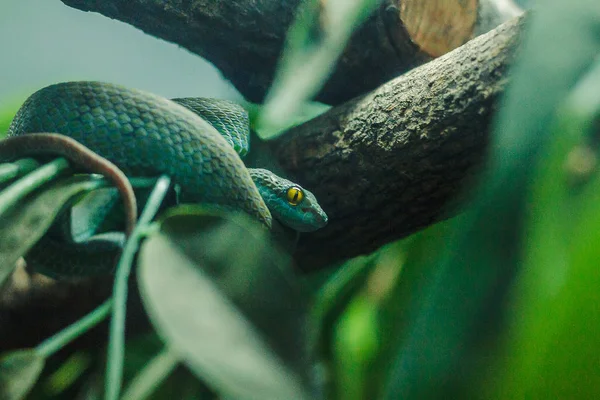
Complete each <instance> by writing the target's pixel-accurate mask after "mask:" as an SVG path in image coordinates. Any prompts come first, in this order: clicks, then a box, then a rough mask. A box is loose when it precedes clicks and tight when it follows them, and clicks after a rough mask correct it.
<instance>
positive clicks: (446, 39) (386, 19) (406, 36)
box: [62, 0, 519, 104]
mask: <svg viewBox="0 0 600 400" xmlns="http://www.w3.org/2000/svg"><path fill="white" fill-rule="evenodd" d="M62 1H63V3H65V4H67V5H69V6H72V7H75V8H78V9H81V10H84V11H95V12H99V13H102V14H104V15H106V16H108V17H110V18H115V19H119V20H121V21H124V22H127V23H128V24H131V25H133V26H136V27H138V28H140V29H142V30H143V31H145V32H147V33H149V34H151V35H154V36H156V37H159V38H162V39H165V40H168V41H171V42H174V43H177V44H179V45H180V46H183V47H185V48H186V49H188V50H190V51H192V52H193V53H196V54H199V55H201V56H202V57H204V58H206V59H207V60H209V61H211V62H212V63H213V64H214V65H215V66H216V67H217V68H218V69H219V70H220V71H221V72H222V73H223V75H224V76H225V77H226V78H227V79H229V80H230V81H231V82H232V83H233V85H234V86H235V87H236V88H237V89H238V90H239V91H240V93H242V95H244V96H245V97H246V98H247V99H248V100H251V101H255V102H259V101H261V100H262V99H263V98H264V95H265V94H266V92H267V90H268V89H269V87H270V86H271V82H272V79H273V75H274V71H275V68H276V66H277V62H278V59H279V56H280V53H281V49H282V48H283V44H284V40H285V36H286V33H287V30H288V28H289V26H290V24H291V22H292V21H293V17H294V13H295V10H296V8H297V6H298V4H300V0H285V1H283V0H227V1H223V0H178V1H167V2H165V1H164V0H62ZM507 1H509V0H469V1H466V0H450V1H449V0H435V1H428V2H423V1H421V0H382V3H381V7H380V8H379V9H378V10H377V11H376V12H375V13H374V14H373V15H372V16H371V17H370V18H369V19H368V20H367V21H366V22H365V23H364V24H363V25H362V26H361V27H360V28H359V29H358V30H357V31H356V32H355V34H354V36H353V38H352V40H351V41H350V43H349V45H348V46H347V48H346V51H345V53H344V55H343V56H342V57H341V59H340V61H339V63H338V65H337V68H336V70H335V72H334V73H333V75H332V76H331V78H330V79H329V81H328V82H327V83H326V85H325V86H324V87H323V89H322V90H321V92H320V93H319V95H318V96H317V100H319V101H322V102H325V103H328V104H339V103H342V102H344V101H346V100H349V99H351V98H353V97H355V96H357V95H360V94H363V93H366V92H368V91H370V90H372V89H374V88H376V87H377V86H379V85H381V84H382V83H384V82H386V81H388V80H390V79H392V78H394V77H396V76H398V75H400V74H401V73H403V72H405V71H407V70H409V69H411V68H413V67H415V66H417V65H420V64H422V63H424V62H427V61H429V60H431V59H432V58H433V57H435V56H438V55H440V54H443V53H446V52H447V51H450V50H452V49H454V48H456V47H458V46H460V45H461V44H463V43H465V42H466V41H468V40H469V39H470V38H472V37H473V36H475V35H477V34H479V33H482V32H485V31H488V30H490V29H492V28H493V27H494V26H496V25H497V24H498V23H500V22H502V21H504V20H506V19H507V18H509V17H511V16H513V15H514V14H515V13H518V12H519V10H518V8H514V9H508V11H507V8H502V7H499V6H498V5H497V3H504V2H507ZM323 4H326V2H325V3H323ZM423 4H426V5H425V6H423ZM323 20H324V21H326V20H327V19H326V18H324V19H323Z"/></svg>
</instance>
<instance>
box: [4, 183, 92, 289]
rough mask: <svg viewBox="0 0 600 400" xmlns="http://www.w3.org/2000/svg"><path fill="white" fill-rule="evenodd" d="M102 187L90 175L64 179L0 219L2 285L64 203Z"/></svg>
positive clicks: (49, 224)
mask: <svg viewBox="0 0 600 400" xmlns="http://www.w3.org/2000/svg"><path fill="white" fill-rule="evenodd" d="M103 184H104V181H103V180H101V179H98V178H93V177H90V176H89V175H80V176H76V177H69V178H64V179H61V180H60V181H57V182H54V183H52V184H50V185H49V186H48V187H47V188H45V189H44V190H43V191H38V192H36V193H33V194H31V195H29V196H27V197H26V198H24V199H21V200H20V202H19V206H18V207H12V208H10V209H9V210H8V211H7V212H6V213H4V214H3V215H2V216H1V217H0V283H1V282H3V281H4V280H5V279H6V278H7V277H8V276H10V273H11V272H12V270H13V268H14V266H15V263H16V261H17V260H18V258H19V257H21V256H24V255H25V254H26V253H27V251H28V250H29V249H30V248H31V246H33V245H34V244H35V243H36V242H37V241H38V240H39V239H40V238H41V237H42V236H43V235H44V234H45V233H46V231H47V230H48V228H49V227H50V226H51V225H52V222H53V221H54V219H55V218H56V216H57V215H58V214H59V213H60V211H61V210H62V209H63V207H64V206H65V204H68V203H70V202H71V201H72V200H73V198H75V197H77V196H79V195H81V194H82V193H85V192H88V191H90V190H93V189H96V188H98V187H100V186H102V185H103Z"/></svg>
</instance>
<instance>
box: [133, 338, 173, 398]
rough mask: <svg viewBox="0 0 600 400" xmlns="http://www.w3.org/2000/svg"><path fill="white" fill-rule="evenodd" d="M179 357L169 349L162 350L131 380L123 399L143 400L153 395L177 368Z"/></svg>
mask: <svg viewBox="0 0 600 400" xmlns="http://www.w3.org/2000/svg"><path fill="white" fill-rule="evenodd" d="M178 362H179V357H178V356H177V354H175V353H174V352H172V351H170V350H169V349H164V350H162V351H161V352H160V353H159V354H158V355H156V357H154V358H153V359H152V360H150V361H149V362H148V363H147V364H146V365H145V366H144V368H143V369H141V370H140V372H139V373H138V375H137V376H136V377H135V378H134V379H133V380H132V382H131V383H130V385H129V386H128V387H127V390H125V392H124V393H123V399H127V400H143V399H146V398H148V396H149V395H150V394H151V393H153V392H154V391H155V390H156V388H157V387H158V386H159V385H160V384H161V383H162V381H163V380H164V379H165V378H167V377H168V376H169V374H170V373H171V372H172V371H173V369H174V368H175V367H176V366H177V363H178Z"/></svg>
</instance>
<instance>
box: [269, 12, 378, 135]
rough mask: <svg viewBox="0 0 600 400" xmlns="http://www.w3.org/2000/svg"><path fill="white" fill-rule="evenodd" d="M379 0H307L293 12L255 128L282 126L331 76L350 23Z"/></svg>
mask: <svg viewBox="0 0 600 400" xmlns="http://www.w3.org/2000/svg"><path fill="white" fill-rule="evenodd" d="M379 3H380V0H354V1H348V0H332V1H325V2H324V1H321V0H305V1H304V2H303V3H302V4H301V5H300V6H299V9H298V12H297V13H296V15H297V16H296V20H295V21H294V23H293V25H292V26H291V28H290V30H289V33H288V36H287V42H286V46H285V49H284V52H283V55H282V58H281V61H280V65H279V66H278V69H277V73H276V75H275V79H274V83H273V86H272V87H271V90H270V92H269V93H268V94H267V98H266V101H265V107H264V108H263V111H262V113H261V115H260V117H259V123H258V125H259V131H268V132H281V130H282V129H283V128H284V127H286V126H287V125H288V124H289V118H290V116H294V115H296V114H297V113H298V110H299V109H300V107H301V106H302V105H303V104H304V103H305V102H306V101H307V100H309V99H311V98H312V97H313V96H314V95H315V94H317V93H318V91H319V89H320V88H321V86H322V85H323V83H324V82H325V81H326V79H327V78H328V77H329V75H330V74H331V72H332V71H333V68H334V67H335V63H336V61H337V59H338V58H339V56H340V55H341V54H342V52H343V50H344V48H345V45H346V42H347V41H348V39H349V38H350V35H352V32H353V31H354V29H355V28H356V27H357V26H358V25H360V24H361V23H362V22H363V21H364V20H365V19H366V18H367V17H368V16H369V15H370V14H371V13H372V12H373V10H375V8H376V7H377V5H378V4H379Z"/></svg>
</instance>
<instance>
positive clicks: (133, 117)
mask: <svg viewBox="0 0 600 400" xmlns="http://www.w3.org/2000/svg"><path fill="white" fill-rule="evenodd" d="M249 134H250V129H249V118H248V114H247V112H246V111H245V110H244V109H243V108H242V107H241V106H240V105H239V104H236V103H233V102H230V101H227V100H219V99H207V98H179V99H167V98H164V97H161V96H158V95H155V94H153V93H149V92H146V91H142V90H138V89H133V88H127V87H124V86H120V85H116V84H112V83H106V82H95V81H78V82H64V83H58V84H54V85H50V86H47V87H45V88H43V89H40V90H38V91H37V92H35V93H33V94H32V95H31V96H30V97H29V98H27V100H26V101H25V102H24V103H23V105H22V106H21V108H20V109H19V110H18V111H17V113H16V114H15V117H14V118H13V121H12V123H11V125H10V127H9V130H8V134H7V138H6V139H4V140H2V141H0V160H1V161H11V159H14V158H15V157H16V155H18V156H19V157H21V156H23V155H34V156H36V155H37V156H44V155H46V156H47V155H53V156H54V155H58V156H63V157H65V158H67V159H68V160H70V161H71V162H72V163H73V164H74V166H75V167H76V168H77V169H79V170H81V171H85V172H91V173H102V174H104V175H108V176H109V177H110V178H111V180H112V181H113V182H114V184H115V186H116V187H117V188H118V189H119V191H120V193H121V195H122V198H123V201H124V202H125V203H128V206H127V207H125V209H126V210H130V211H129V215H128V216H127V224H126V225H127V228H126V231H127V233H130V232H131V230H132V227H133V225H134V224H135V219H136V217H137V215H136V211H135V210H136V203H135V201H136V200H135V195H134V194H133V193H132V189H131V186H130V185H129V182H128V178H129V177H157V176H159V175H168V176H169V177H170V178H171V179H172V181H173V182H174V183H175V184H176V185H178V187H179V189H180V202H181V203H200V204H207V205H212V206H216V207H220V208H224V209H227V210H235V211H240V212H243V213H245V214H247V215H249V216H251V217H252V218H254V219H255V220H257V221H258V222H259V223H260V224H262V225H263V226H264V227H265V228H267V229H270V228H271V227H272V224H273V222H272V220H273V217H274V218H275V219H276V220H277V221H278V222H279V223H281V224H282V225H284V226H287V227H289V228H291V229H293V230H296V231H298V232H311V231H314V230H317V229H320V228H322V227H324V226H325V225H326V224H327V214H326V213H325V212H324V211H323V210H322V208H321V207H320V206H319V203H318V201H317V199H316V198H315V196H314V194H313V193H311V192H310V191H309V190H307V189H305V188H303V187H302V186H300V185H299V184H297V183H294V182H292V181H290V180H288V179H285V178H283V177H280V176H278V175H276V174H274V173H273V172H271V171H269V170H267V169H263V168H248V167H246V165H245V164H244V162H243V160H242V156H244V155H245V154H246V153H247V152H248V149H249ZM131 210H133V211H131ZM116 247H120V246H117V245H116V244H115V243H111V242H110V241H109V242H103V241H101V240H100V241H99V242H98V243H97V245H96V246H95V249H94V250H95V251H101V253H99V254H109V253H110V254H112V253H114V252H115V251H116V250H115V248H116ZM102 252H103V253H102ZM67 256H68V258H69V259H68V258H67ZM100 258H102V260H101V261H99V262H98V266H95V267H87V268H86V267H85V265H86V264H90V263H92V260H91V256H90V254H87V253H86V251H83V250H81V248H75V250H73V248H71V251H65V246H57V245H56V243H53V242H48V241H45V242H44V241H43V239H42V240H41V241H40V243H38V245H36V246H34V247H33V248H32V249H31V250H30V252H29V253H28V254H27V256H26V259H27V262H28V264H29V263H31V260H32V259H34V260H35V264H36V265H39V268H38V267H35V268H34V269H35V270H36V271H38V270H40V271H50V272H52V273H53V274H55V275H59V276H65V275H67V276H72V275H78V276H79V275H96V274H99V273H105V272H106V270H107V269H108V268H111V267H109V266H108V265H109V264H111V263H110V262H107V261H106V260H107V259H108V260H109V261H110V257H100ZM113 261H114V260H113ZM69 263H70V264H71V266H65V264H69Z"/></svg>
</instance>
